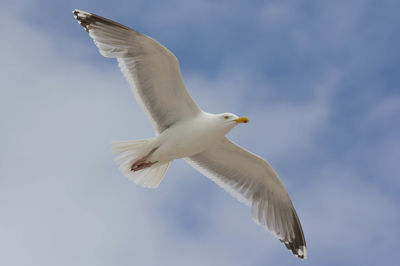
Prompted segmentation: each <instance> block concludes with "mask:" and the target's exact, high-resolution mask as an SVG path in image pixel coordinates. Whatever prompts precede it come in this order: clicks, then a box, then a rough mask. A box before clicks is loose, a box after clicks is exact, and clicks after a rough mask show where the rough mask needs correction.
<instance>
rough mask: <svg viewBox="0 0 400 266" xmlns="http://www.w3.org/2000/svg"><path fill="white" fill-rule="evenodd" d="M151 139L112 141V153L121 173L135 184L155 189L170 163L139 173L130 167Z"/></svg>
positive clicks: (153, 166) (155, 165)
mask: <svg viewBox="0 0 400 266" xmlns="http://www.w3.org/2000/svg"><path fill="white" fill-rule="evenodd" d="M150 140H151V139H141V140H126V141H113V142H112V144H111V150H112V153H113V154H114V155H115V156H116V157H115V161H116V163H117V164H118V165H119V169H120V170H121V172H122V173H123V174H124V175H125V176H126V177H128V178H129V179H130V180H132V181H133V182H135V183H136V184H138V185H140V186H143V187H147V188H156V187H158V185H159V184H160V183H161V180H162V179H163V177H164V175H165V173H166V172H167V169H168V167H169V165H170V164H171V162H163V163H155V164H153V165H152V166H150V167H148V168H144V169H142V170H140V171H132V170H131V165H132V164H133V163H134V162H135V161H136V160H138V159H139V158H140V157H141V156H143V154H144V152H145V149H146V148H147V144H148V142H149V141H150Z"/></svg>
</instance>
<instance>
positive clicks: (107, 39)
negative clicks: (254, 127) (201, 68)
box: [73, 9, 200, 133]
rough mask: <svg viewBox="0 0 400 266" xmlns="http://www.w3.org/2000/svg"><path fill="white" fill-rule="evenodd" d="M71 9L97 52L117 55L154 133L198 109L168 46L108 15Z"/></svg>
mask: <svg viewBox="0 0 400 266" xmlns="http://www.w3.org/2000/svg"><path fill="white" fill-rule="evenodd" d="M73 13H74V15H75V18H76V19H77V20H78V22H79V24H81V25H82V27H84V28H85V29H86V31H87V32H88V33H89V36H90V37H92V39H93V40H94V43H95V44H96V46H97V47H98V48H99V51H100V53H101V54H102V55H103V56H105V57H111V58H117V60H118V63H119V67H120V68H121V71H122V73H123V74H124V76H125V78H126V79H127V80H128V82H129V84H130V86H131V88H132V91H133V93H134V95H135V97H136V99H137V100H138V102H139V103H140V104H141V105H142V108H143V109H144V110H145V112H146V113H147V114H148V116H149V117H150V120H151V121H152V124H153V127H154V128H155V130H156V131H157V133H160V132H162V131H163V130H165V129H167V128H168V127H169V126H171V125H172V124H174V123H175V122H177V121H180V120H185V119H190V118H193V117H195V116H196V115H197V114H198V113H200V109H199V108H198V106H197V105H196V104H195V103H194V101H193V100H192V98H191V97H190V95H189V94H188V92H187V90H186V87H185V84H184V83H183V79H182V76H181V72H180V68H179V62H178V60H177V59H176V57H175V56H174V54H172V53H171V52H170V51H169V50H168V49H167V48H165V47H164V46H162V45H161V44H160V43H158V42H157V41H156V40H154V39H152V38H150V37H148V36H146V35H144V34H141V33H139V32H137V31H134V30H132V29H130V28H128V27H126V26H124V25H121V24H119V23H116V22H114V21H111V20H109V19H106V18H103V17H100V16H98V15H95V14H91V13H88V12H85V11H81V10H77V9H76V10H74V11H73Z"/></svg>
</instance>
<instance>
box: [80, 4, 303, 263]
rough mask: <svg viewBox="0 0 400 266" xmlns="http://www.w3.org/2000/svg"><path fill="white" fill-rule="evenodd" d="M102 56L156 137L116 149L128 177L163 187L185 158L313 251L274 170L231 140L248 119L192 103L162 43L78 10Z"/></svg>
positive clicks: (261, 219)
mask: <svg viewBox="0 0 400 266" xmlns="http://www.w3.org/2000/svg"><path fill="white" fill-rule="evenodd" d="M73 14H74V16H75V18H76V19H77V20H78V22H79V24H81V25H82V27H84V28H85V30H86V31H87V32H88V33H89V36H90V37H91V38H92V39H93V40H94V43H95V44H96V46H97V47H98V49H99V51H100V53H101V54H102V55H103V56H105V57H110V58H116V59H117V60H118V65H119V67H120V69H121V71H122V73H123V74H124V76H125V78H126V79H127V80H128V82H129V84H130V86H131V88H132V91H133V93H134V95H135V97H136V99H137V101H138V102H139V103H140V104H141V106H142V108H143V110H144V111H145V112H146V113H147V115H148V117H149V118H150V120H151V122H152V125H153V127H154V129H155V131H156V137H154V138H149V139H143V140H133V141H116V142H113V145H112V151H113V153H114V154H115V155H116V162H117V163H118V164H119V168H120V169H121V171H122V173H123V174H124V175H126V176H127V177H129V178H130V179H132V180H133V181H134V182H135V183H137V184H139V185H142V186H144V187H149V188H155V187H157V186H158V185H159V184H160V182H161V180H162V178H163V177H164V175H165V173H166V171H167V169H168V167H169V165H170V163H171V162H172V161H173V160H175V159H179V158H184V159H185V160H186V161H187V162H188V163H189V164H190V165H192V166H193V167H194V168H195V169H197V170H199V171H200V172H201V173H203V174H204V175H205V176H207V177H209V178H210V179H211V180H213V181H214V182H215V183H217V184H218V185H219V186H221V187H222V188H223V189H225V190H226V191H228V192H229V193H231V195H232V196H234V197H236V198H237V199H239V200H240V201H242V202H244V203H246V204H248V205H250V206H251V208H252V215H253V218H254V219H255V221H256V222H257V223H259V224H261V225H263V226H264V227H266V228H267V229H268V230H270V231H271V232H273V233H274V234H275V235H276V236H277V238H278V239H279V240H280V241H281V242H283V243H284V244H285V245H286V247H287V248H288V249H289V250H291V251H292V252H293V254H294V255H296V256H297V257H299V258H302V259H303V258H306V256H307V249H306V241H305V239H304V234H303V230H302V228H301V224H300V221H299V218H298V216H297V213H296V211H295V209H294V207H293V204H292V202H291V200H290V198H289V195H288V193H287V191H286V189H285V186H284V185H283V183H282V182H281V181H280V179H279V177H278V175H277V173H276V172H275V171H274V169H273V168H272V167H271V166H270V165H269V163H267V162H266V161H265V160H264V159H262V158H261V157H259V156H257V155H255V154H253V153H251V152H248V151H246V150H245V149H243V148H241V147H240V146H238V145H236V144H234V143H233V142H231V141H230V140H228V139H227V138H226V137H225V134H226V133H228V132H229V131H230V130H231V129H232V128H233V127H235V126H236V125H238V124H239V123H247V122H248V118H247V117H238V116H236V115H234V114H231V113H223V114H210V113H207V112H204V111H202V110H201V109H200V108H199V107H198V106H197V105H196V104H195V102H194V101H193V99H192V98H191V97H190V95H189V93H188V92H187V90H186V87H185V84H184V82H183V79H182V75H181V72H180V68H179V62H178V60H177V59H176V57H175V56H174V54H172V53H171V52H170V51H169V50H168V49H167V48H165V47H164V46H162V45H161V44H160V43H158V42H157V41H156V40H154V39H152V38H150V37H148V36H146V35H144V34H141V33H139V32H137V31H135V30H133V29H131V28H129V27H126V26H124V25H121V24H119V23H117V22H114V21H112V20H109V19H106V18H103V17H100V16H98V15H95V14H91V13H89V12H85V11H81V10H77V9H76V10H74V11H73Z"/></svg>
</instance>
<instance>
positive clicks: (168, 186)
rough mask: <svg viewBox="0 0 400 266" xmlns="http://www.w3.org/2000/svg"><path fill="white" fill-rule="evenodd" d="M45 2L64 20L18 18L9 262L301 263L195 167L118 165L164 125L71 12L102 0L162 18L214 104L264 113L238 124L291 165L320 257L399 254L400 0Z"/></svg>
mask: <svg viewBox="0 0 400 266" xmlns="http://www.w3.org/2000/svg"><path fill="white" fill-rule="evenodd" d="M42 3H48V5H41V9H42V13H41V16H42V15H43V14H49V17H51V18H53V19H54V18H55V17H57V16H56V15H55V14H63V15H60V17H59V18H60V19H59V20H58V21H55V22H54V25H57V30H55V29H52V28H51V27H50V25H49V24H47V25H44V24H45V23H44V21H45V19H46V18H42V17H40V16H39V15H38V13H37V11H38V10H37V9H36V8H35V7H32V10H30V9H29V8H28V7H30V5H25V6H24V5H21V6H20V5H15V6H14V7H13V8H10V9H8V10H9V12H8V13H6V14H4V15H3V16H2V17H1V18H0V22H1V24H2V25H3V30H2V35H3V36H7V38H4V40H6V41H2V42H1V43H0V51H1V55H2V60H3V61H2V62H3V63H2V65H1V67H0V69H1V73H2V79H1V87H0V91H1V95H2V97H1V98H0V111H1V112H0V121H1V131H0V149H1V150H0V168H1V173H2V174H1V178H0V216H1V217H2V219H0V234H1V236H2V237H1V239H0V263H1V264H4V265H38V264H40V265H55V264H56V265H71V264H74V265H115V264H118V265H131V264H137V265H160V262H162V264H164V265H265V264H272V265H276V264H279V265H291V264H293V263H294V262H296V258H294V257H292V256H291V255H290V254H289V253H288V251H287V250H286V249H285V248H284V247H283V246H282V245H281V243H279V241H277V240H276V239H274V238H273V237H272V235H271V234H268V233H266V232H264V229H262V228H260V227H257V226H256V225H255V224H254V223H253V221H252V220H251V218H250V210H249V209H248V208H247V207H246V206H243V205H241V204H239V203H238V202H237V201H236V200H235V199H233V198H231V197H230V196H229V195H228V194H227V193H225V192H223V191H222V190H221V189H220V188H218V187H217V186H216V185H214V184H213V183H212V182H211V181H210V180H208V179H206V178H205V177H203V176H201V175H200V174H198V173H197V172H195V171H194V170H193V169H191V168H190V167H189V166H188V165H186V164H185V163H184V162H181V161H178V162H175V163H174V165H173V166H172V167H171V169H170V170H169V172H168V173H167V176H166V178H165V180H164V181H163V183H162V184H161V186H160V187H159V189H157V190H155V191H151V190H145V189H142V188H140V187H137V186H135V185H134V184H132V183H130V182H129V181H128V180H126V179H124V177H123V176H122V175H121V174H120V173H119V172H118V170H117V167H116V166H115V165H114V163H113V161H112V156H111V153H110V152H109V143H110V141H111V140H112V139H134V138H145V137H149V136H152V135H153V132H152V129H151V127H150V123H149V122H148V121H147V119H146V117H145V115H144V114H143V112H142V111H141V110H140V108H139V106H138V105H137V104H136V103H135V102H134V99H133V96H132V95H131V93H130V91H129V88H128V84H127V82H126V81H125V80H124V79H123V76H122V75H121V74H120V72H119V70H118V69H117V67H116V63H115V62H114V61H113V60H107V59H103V58H101V57H100V55H98V53H97V51H96V48H95V46H94V45H93V44H92V43H91V41H90V40H89V37H88V36H87V35H86V34H84V32H83V31H82V30H81V29H80V28H79V27H78V26H77V25H75V22H74V21H73V18H72V15H71V14H70V9H71V10H72V8H76V7H78V8H85V7H91V6H93V8H97V10H98V11H101V12H99V13H101V14H102V15H105V16H108V12H110V16H111V17H113V18H114V19H117V20H121V21H122V22H124V21H126V22H129V23H130V22H132V25H134V26H135V25H136V24H138V26H139V27H142V28H143V29H145V30H150V29H151V30H152V31H153V30H154V35H155V36H156V37H157V38H158V39H159V40H161V41H162V42H163V43H166V44H167V46H168V47H169V48H171V49H172V50H173V51H174V52H176V54H177V55H178V57H179V59H180V61H181V63H182V70H183V73H184V78H185V82H186V85H187V86H188V88H189V91H190V93H191V94H192V95H193V97H194V98H195V99H196V102H197V103H198V104H199V105H200V106H201V107H202V108H204V110H206V111H210V112H225V111H230V112H235V113H237V114H244V115H248V116H249V117H250V119H251V123H250V124H249V125H246V126H242V127H238V128H235V130H234V131H233V132H232V133H231V134H230V135H229V136H230V137H231V138H232V139H234V140H235V141H236V142H238V143H239V144H241V145H243V146H245V147H246V148H248V149H250V150H252V151H254V152H256V153H258V154H260V155H262V156H263V157H265V158H266V159H267V160H269V161H270V162H271V163H272V164H273V166H274V167H275V168H276V169H277V171H278V173H279V174H280V175H281V177H282V179H283V181H284V183H285V184H286V186H287V188H288V191H289V193H290V194H291V197H292V199H293V202H294V205H295V206H296V208H297V210H298V212H299V216H300V219H301V221H302V223H303V226H304V230H305V234H306V238H307V241H308V245H309V253H310V254H309V255H310V258H309V259H308V261H307V262H306V263H308V264H309V265H321V264H324V265H326V264H331V265H338V264H340V265H366V264H370V265H373V264H388V265H390V264H393V263H394V262H395V258H394V256H395V254H396V252H395V251H394V247H396V245H395V243H394V241H395V237H394V236H396V235H399V233H400V232H399V230H398V226H397V224H398V223H399V219H400V215H399V214H398V212H397V205H398V202H399V197H398V195H397V188H398V186H399V182H398V172H399V168H398V163H397V161H396V159H397V158H398V157H399V154H398V150H400V149H399V147H400V143H399V137H398V136H399V134H398V133H399V126H398V125H397V124H398V123H396V118H397V117H398V116H399V114H400V109H399V108H398V106H399V100H398V99H399V95H398V90H396V86H397V85H396V84H397V83H396V82H397V79H398V78H397V77H396V75H395V74H396V73H397V72H396V71H397V70H396V68H395V65H396V64H397V62H396V61H395V60H394V59H393V60H392V59H391V58H392V56H394V55H391V54H390V53H391V52H392V51H393V50H394V46H393V45H396V43H398V42H399V38H398V37H395V36H392V35H390V33H391V32H393V25H395V24H392V22H393V21H398V19H396V18H395V17H394V16H393V11H392V10H390V9H393V10H394V8H393V7H395V6H396V5H397V4H396V3H395V2H391V1H383V2H382V3H381V5H380V7H379V8H377V9H375V8H374V7H373V6H372V2H371V1H356V2H352V3H347V2H345V1H340V2H335V3H331V4H322V3H317V1H315V2H313V3H311V4H310V3H307V2H306V1H303V2H301V3H300V4H293V3H291V2H289V1H279V2H277V1H269V2H267V3H260V4H254V5H251V6H249V4H246V6H243V3H240V2H237V1H235V2H233V3H230V4H229V5H228V4H224V3H219V4H216V3H214V2H210V1H195V2H193V3H192V2H191V3H187V2H184V1H173V2H172V3H171V5H166V4H165V3H164V4H161V3H159V2H156V3H159V5H155V6H150V5H149V4H147V2H146V3H145V2H144V1H143V2H137V3H135V5H136V6H133V4H132V3H131V2H129V1H121V2H120V3H121V7H123V8H116V6H115V3H114V2H113V3H112V4H111V2H107V3H106V2H104V3H103V2H99V3H98V4H96V5H95V4H94V3H92V2H90V1H89V2H85V3H82V4H81V5H83V6H73V7H71V8H69V6H70V5H71V6H72V4H73V3H68V4H65V5H63V6H59V5H58V4H55V3H53V2H52V3H50V2H47V1H43V2H42ZM96 3H97V2H96ZM2 5H5V4H4V3H3V4H2ZM66 7H68V8H69V9H68V10H64V8H66ZM373 10H375V11H376V12H377V13H379V14H387V15H386V16H383V17H382V18H378V17H377V16H374V14H375V11H374V12H373ZM89 11H96V10H91V9H90V10H89ZM253 11H254V12H253ZM356 11H357V12H356ZM131 12H132V13H131ZM64 13H65V17H64ZM67 13H68V14H67ZM21 14H24V16H22V15H21ZM26 14H29V16H26ZM130 14H133V15H132V16H131V15H130ZM219 15H220V17H219ZM369 15H371V16H369ZM366 17H368V18H370V19H366ZM336 18H337V19H336ZM234 20H235V21H236V22H235V21H234ZM40 25H44V26H40ZM74 26H76V27H75V29H76V32H77V33H75V32H74V33H73V34H72V33H71V31H70V28H72V27H74ZM364 26H368V27H364ZM60 29H66V31H65V32H63V31H62V30H60ZM67 29H68V30H67ZM172 29H174V30H173V31H172ZM78 32H79V33H78ZM374 36H378V37H379V38H377V39H374V38H373V37H374ZM60 38H61V39H60ZM210 40H211V42H210ZM387 40H390V41H391V42H386V41H387ZM396 49H397V48H396ZM382 51H386V52H382ZM203 55H207V56H208V57H207V56H203ZM394 58H396V57H395V56H394Z"/></svg>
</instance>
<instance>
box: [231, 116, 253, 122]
mask: <svg viewBox="0 0 400 266" xmlns="http://www.w3.org/2000/svg"><path fill="white" fill-rule="evenodd" d="M234 121H235V122H236V123H248V122H249V119H248V118H247V117H245V116H242V117H239V118H238V119H235V120H234Z"/></svg>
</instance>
